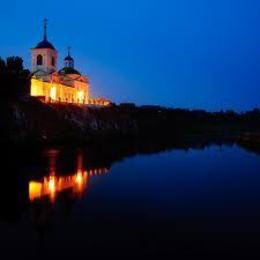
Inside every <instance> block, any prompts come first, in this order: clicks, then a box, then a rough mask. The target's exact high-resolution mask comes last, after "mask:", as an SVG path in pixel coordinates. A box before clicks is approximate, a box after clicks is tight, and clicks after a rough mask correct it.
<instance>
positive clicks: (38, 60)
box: [32, 19, 58, 74]
mask: <svg viewBox="0 0 260 260" xmlns="http://www.w3.org/2000/svg"><path fill="white" fill-rule="evenodd" d="M57 58H58V52H57V50H56V49H55V48H54V46H53V45H52V44H51V43H50V42H49V41H48V39H47V19H44V20H43V40H42V41H41V42H39V43H38V44H37V45H36V47H35V48H32V73H34V74H51V73H53V72H55V71H56V70H57Z"/></svg>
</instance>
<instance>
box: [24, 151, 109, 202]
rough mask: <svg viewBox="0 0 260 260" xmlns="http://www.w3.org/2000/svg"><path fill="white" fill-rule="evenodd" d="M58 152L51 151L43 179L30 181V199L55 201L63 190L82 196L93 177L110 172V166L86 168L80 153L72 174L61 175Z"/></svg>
mask: <svg viewBox="0 0 260 260" xmlns="http://www.w3.org/2000/svg"><path fill="white" fill-rule="evenodd" d="M56 163H57V153H56V152H55V151H51V152H50V153H49V170H48V171H49V173H48V176H44V177H43V178H42V179H41V180H37V181H35V180H31V181H29V187H28V191H29V200H30V201H31V202H34V201H37V200H41V199H48V200H50V201H51V202H55V200H56V198H57V197H58V196H59V195H62V193H63V192H68V193H70V196H71V197H74V198H80V197H81V196H82V195H83V194H84V192H85V191H86V190H87V187H88V184H89V182H90V180H91V178H93V177H95V176H101V175H105V174H107V173H108V172H109V167H92V168H88V169H84V166H83V157H82V154H81V153H79V154H78V155H77V162H76V169H75V171H74V172H73V173H72V174H63V175H60V174H59V172H57V167H56Z"/></svg>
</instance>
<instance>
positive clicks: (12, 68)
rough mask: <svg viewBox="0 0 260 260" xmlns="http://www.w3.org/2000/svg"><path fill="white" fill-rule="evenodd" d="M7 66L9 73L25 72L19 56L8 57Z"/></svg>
mask: <svg viewBox="0 0 260 260" xmlns="http://www.w3.org/2000/svg"><path fill="white" fill-rule="evenodd" d="M6 66H7V71H8V73H11V74H20V73H21V72H22V71H23V59H22V58H20V57H17V56H13V57H8V58H7V59H6Z"/></svg>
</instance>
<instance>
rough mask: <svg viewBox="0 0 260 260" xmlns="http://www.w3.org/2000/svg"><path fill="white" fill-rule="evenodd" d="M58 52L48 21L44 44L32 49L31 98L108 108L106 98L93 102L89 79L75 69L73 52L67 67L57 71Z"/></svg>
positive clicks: (45, 27)
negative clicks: (48, 27)
mask: <svg viewBox="0 0 260 260" xmlns="http://www.w3.org/2000/svg"><path fill="white" fill-rule="evenodd" d="M57 61H58V51H57V50H56V49H55V47H54V46H53V44H52V43H50V42H49V41H48V39H47V20H46V19H45V20H44V35H43V40H42V41H41V42H40V43H38V44H37V45H36V47H34V48H33V49H32V79H31V91H30V92H31V96H34V97H38V98H39V99H41V100H42V101H44V102H60V103H74V104H88V105H98V106H107V105H109V104H110V103H111V102H110V101H109V100H107V99H105V98H92V97H91V96H90V93H89V79H88V77H86V76H84V75H82V74H81V73H80V72H79V71H78V70H76V69H75V67H74V59H73V58H72V56H71V53H70V48H68V55H67V56H66V57H65V59H64V67H63V68H62V69H60V70H58V69H57Z"/></svg>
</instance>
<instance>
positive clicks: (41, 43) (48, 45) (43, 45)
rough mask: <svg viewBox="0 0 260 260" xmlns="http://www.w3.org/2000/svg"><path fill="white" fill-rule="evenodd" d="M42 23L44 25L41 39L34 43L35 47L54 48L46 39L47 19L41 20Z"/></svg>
mask: <svg viewBox="0 0 260 260" xmlns="http://www.w3.org/2000/svg"><path fill="white" fill-rule="evenodd" d="M43 25H44V33H43V40H42V41H41V42H39V43H38V44H37V45H36V47H35V49H52V50H55V48H54V46H53V45H52V44H51V43H50V42H49V41H48V40H47V19H44V20H43Z"/></svg>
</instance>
